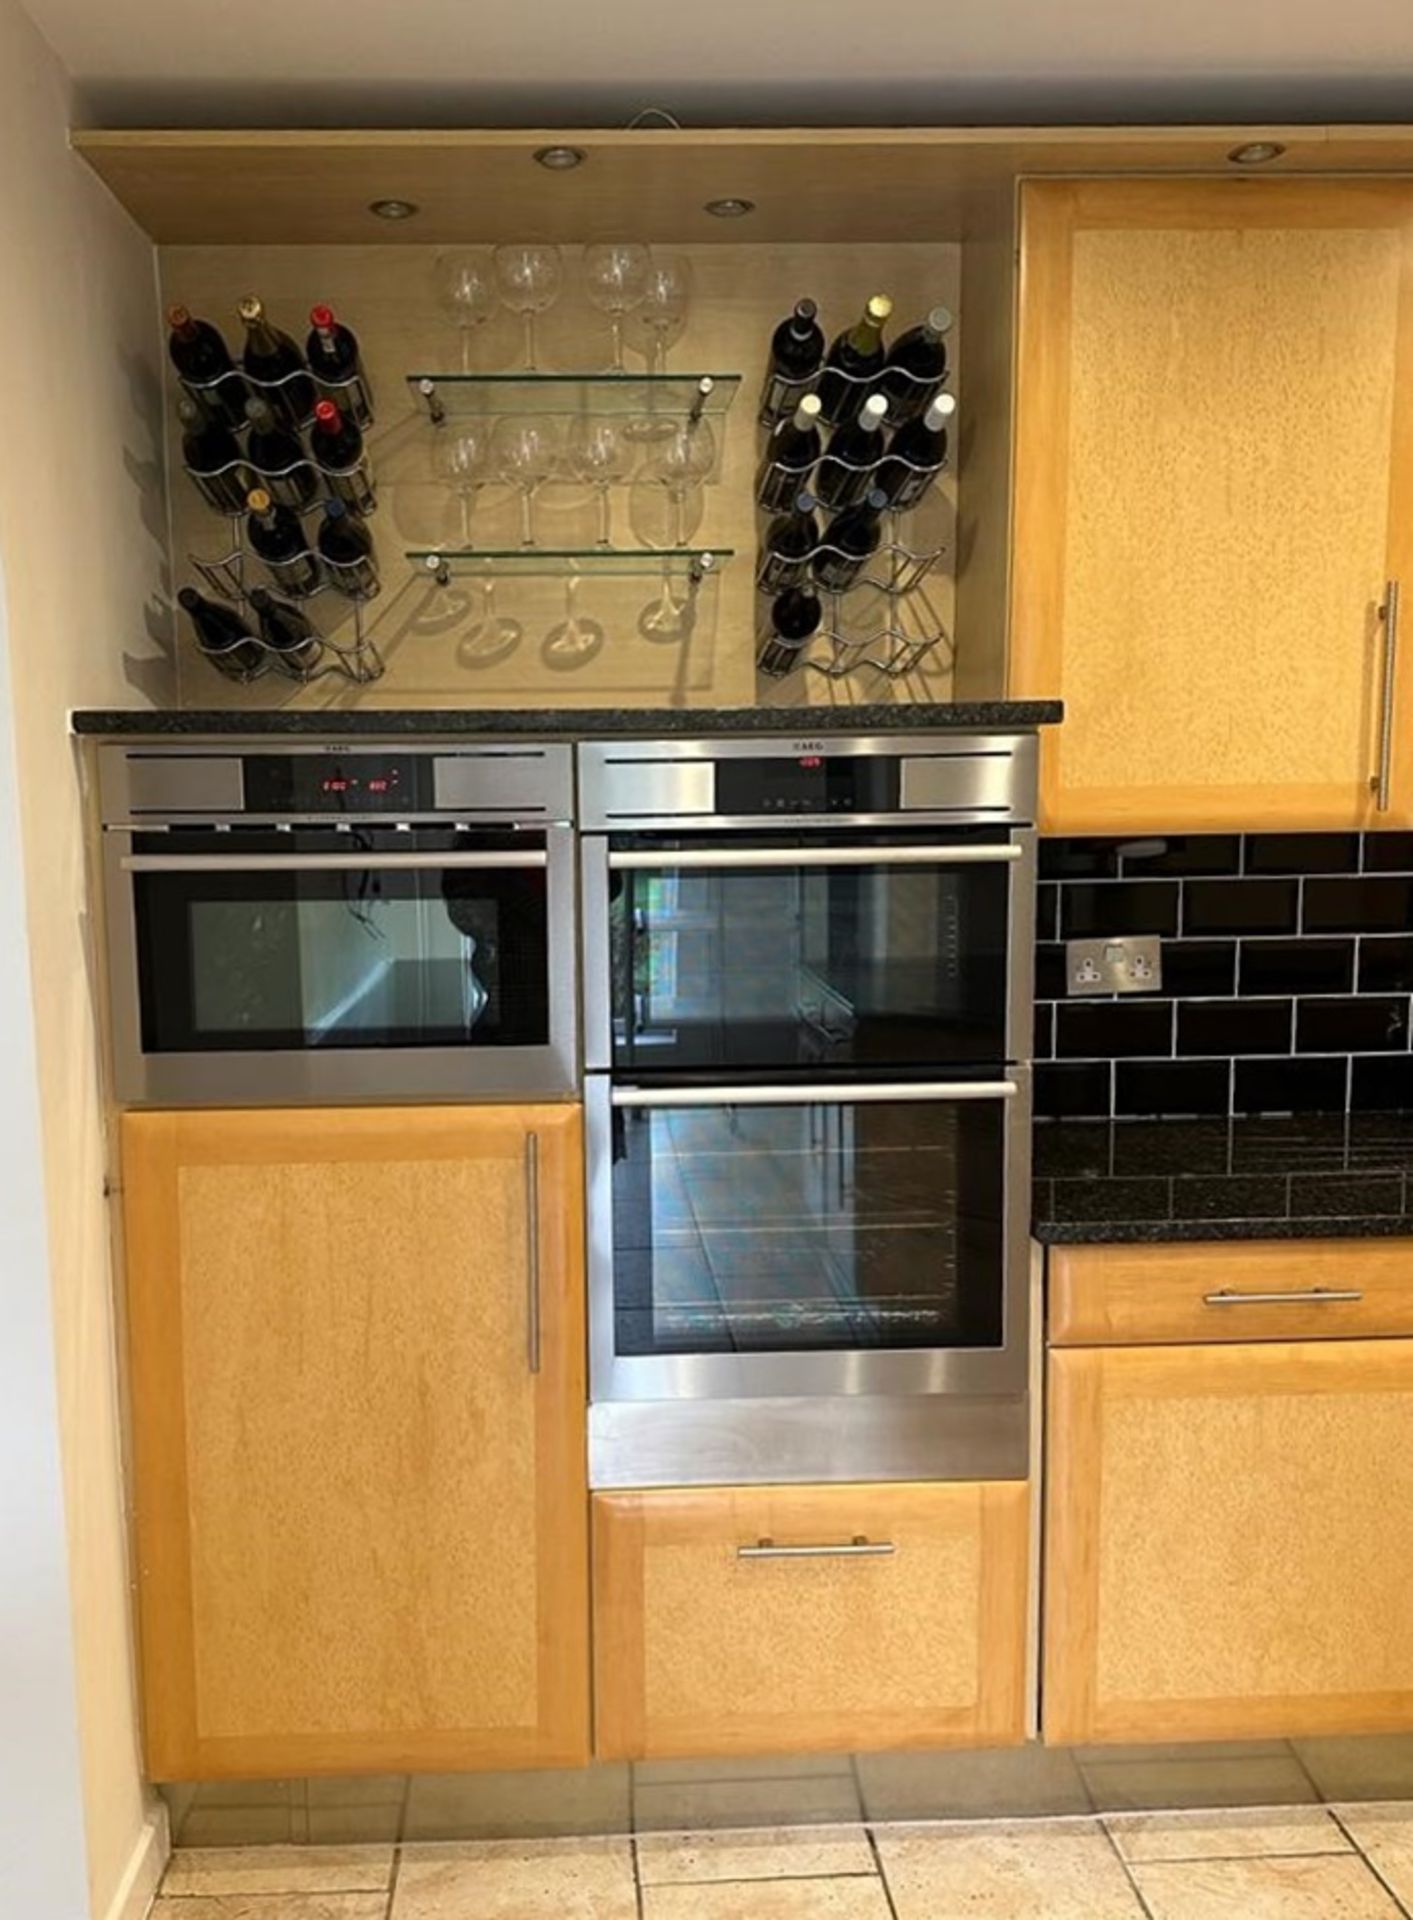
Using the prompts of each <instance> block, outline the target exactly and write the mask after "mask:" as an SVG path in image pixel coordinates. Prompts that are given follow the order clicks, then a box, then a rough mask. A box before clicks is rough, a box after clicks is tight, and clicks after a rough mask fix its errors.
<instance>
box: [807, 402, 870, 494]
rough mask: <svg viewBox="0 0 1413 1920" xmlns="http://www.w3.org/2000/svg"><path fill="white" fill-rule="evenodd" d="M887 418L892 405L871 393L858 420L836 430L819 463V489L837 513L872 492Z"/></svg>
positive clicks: (817, 486)
mask: <svg viewBox="0 0 1413 1920" xmlns="http://www.w3.org/2000/svg"><path fill="white" fill-rule="evenodd" d="M887 417H888V402H887V401H886V400H885V399H884V398H883V395H882V394H881V393H871V394H870V395H869V396H868V398H867V400H865V401H864V403H863V410H862V412H861V413H860V414H859V417H858V419H857V420H853V421H850V423H849V424H848V425H847V426H844V427H836V428H835V429H834V432H833V433H832V434H831V435H830V437H829V451H828V452H827V453H826V454H825V456H824V458H823V459H822V460H821V461H820V463H819V478H818V481H817V483H816V486H815V492H816V493H817V494H818V495H819V497H820V499H821V501H822V502H823V503H824V505H825V506H826V507H832V508H834V509H835V510H836V511H837V509H838V508H840V507H851V506H853V504H854V502H855V501H856V500H862V499H863V497H864V495H865V494H866V493H867V492H868V490H869V488H870V486H871V485H872V484H873V470H874V468H875V467H876V466H877V465H878V462H879V459H880V458H881V456H882V453H883V423H884V421H885V420H886V419H887Z"/></svg>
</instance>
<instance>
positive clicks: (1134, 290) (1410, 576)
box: [1010, 178, 1413, 833]
mask: <svg viewBox="0 0 1413 1920" xmlns="http://www.w3.org/2000/svg"><path fill="white" fill-rule="evenodd" d="M1016 405H1017V414H1016V446H1015V489H1016V490H1015V511H1014V525H1013V553H1014V560H1013V581H1012V601H1011V683H1010V686H1011V692H1012V693H1013V694H1015V695H1017V696H1032V695H1037V696H1038V695H1060V696H1062V697H1063V699H1064V702H1065V724H1064V726H1063V727H1062V728H1059V729H1056V730H1052V732H1051V733H1050V734H1049V735H1048V737H1047V738H1046V740H1045V741H1044V743H1043V758H1042V767H1043V776H1042V781H1043V784H1042V820H1043V824H1044V825H1046V826H1047V827H1049V828H1050V829H1051V830H1052V831H1057V832H1080V833H1083V832H1124V831H1130V830H1140V831H1141V830H1181V829H1183V828H1191V829H1202V828H1210V827H1221V826H1228V827H1235V828H1245V829H1249V828H1252V827H1259V826H1263V825H1272V826H1276V825H1279V826H1292V827H1310V828H1319V827H1343V826H1354V825H1371V826H1372V825H1401V826H1406V825H1408V824H1409V823H1410V822H1413V635H1409V636H1408V637H1407V643H1406V644H1405V645H1404V647H1403V648H1402V650H1401V654H1400V657H1399V661H1398V667H1397V672H1396V674H1395V675H1394V684H1393V685H1392V686H1391V687H1389V688H1388V689H1387V697H1388V700H1389V701H1390V702H1391V706H1392V726H1391V733H1390V739H1391V760H1390V766H1389V778H1388V795H1387V799H1388V804H1387V807H1386V808H1385V809H1384V810H1382V811H1380V809H1379V807H1378V804H1377V801H1378V796H1377V794H1376V793H1375V792H1373V791H1372V790H1371V785H1370V782H1371V779H1373V778H1374V777H1375V776H1376V775H1377V773H1378V770H1379V764H1380V752H1381V745H1382V740H1383V715H1384V708H1385V691H1386V690H1385V686H1384V677H1385V676H1384V667H1385V658H1386V655H1385V645H1386V634H1385V629H1384V623H1383V621H1382V618H1381V612H1380V609H1381V608H1382V606H1383V605H1384V603H1385V583H1386V582H1387V581H1388V580H1389V579H1397V580H1401V582H1402V584H1403V587H1404V590H1405V593H1406V594H1407V596H1408V599H1409V607H1408V616H1409V618H1410V619H1413V185H1410V184H1408V183H1406V182H1398V181H1368V182H1359V181H1352V180H1341V181H1335V180H1318V181H1317V180H1307V181H1296V180H1289V179H1287V180H1264V179H1255V178H1253V179H1243V180H1233V179H1228V180H1221V181H1212V180H1198V179H1183V180H1173V179H1166V180H1159V179H1147V180H1085V181H1067V182H1065V181H1048V182H1035V183H1031V184H1028V185H1026V186H1025V187H1023V189H1022V201H1021V295H1020V332H1019V347H1018V370H1017V399H1016Z"/></svg>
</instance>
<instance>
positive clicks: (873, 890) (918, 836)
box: [580, 735, 1035, 1486]
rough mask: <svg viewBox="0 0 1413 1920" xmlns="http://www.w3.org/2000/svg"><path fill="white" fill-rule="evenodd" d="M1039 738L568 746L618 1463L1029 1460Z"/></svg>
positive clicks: (606, 1369)
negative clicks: (574, 781) (573, 758)
mask: <svg viewBox="0 0 1413 1920" xmlns="http://www.w3.org/2000/svg"><path fill="white" fill-rule="evenodd" d="M1034 799H1035V742H1034V738H1033V737H1032V736H1029V735H1017V736H1009V735H1008V736H956V735H941V736H932V737H916V738H893V739H881V740H880V739H851V738H826V739H824V740H820V741H796V742H790V741H780V740H770V739H766V740H754V739H750V740H725V741H723V740H708V741H702V742H678V741H672V742H665V743H658V744H654V743H614V744H611V745H610V744H592V745H586V746H584V747H582V748H581V749H580V813H581V821H582V828H583V839H582V862H583V888H582V894H583V926H584V951H585V959H584V1013H585V1063H586V1068H587V1073H586V1093H585V1100H586V1113H587V1138H588V1155H589V1204H590V1359H591V1392H592V1402H593V1404H592V1406H591V1410H590V1469H591V1477H592V1478H593V1480H594V1483H595V1484H597V1485H600V1486H613V1485H644V1484H654V1483H664V1484H672V1483H681V1482H694V1481H696V1482H712V1481H721V1482H730V1481H733V1480H758V1481H767V1480H772V1479H795V1478H798V1479H853V1478H891V1477H895V1476H903V1477H906V1476H908V1475H917V1476H919V1477H1005V1476H1009V1475H1013V1474H1014V1475H1017V1476H1023V1475H1024V1473H1025V1471H1026V1447H1027V1440H1028V1419H1027V1406H1026V1379H1027V1366H1028V1358H1027V1344H1028V1300H1027V1284H1026V1274H1027V1264H1028V1263H1027V1253H1028V1233H1029V1132H1030V1112H1031V1102H1030V1065H1029V1053H1030V1021H1031V994H1032V964H1033V963H1032V949H1033V934H1034V880H1035V871H1034V855H1035V835H1034V827H1033V821H1034Z"/></svg>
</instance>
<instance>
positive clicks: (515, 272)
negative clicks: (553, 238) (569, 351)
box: [495, 242, 564, 373]
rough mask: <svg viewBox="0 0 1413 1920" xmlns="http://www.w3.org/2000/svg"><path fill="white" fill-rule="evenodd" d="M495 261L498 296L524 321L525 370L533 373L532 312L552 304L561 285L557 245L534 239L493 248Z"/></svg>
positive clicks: (561, 276)
mask: <svg viewBox="0 0 1413 1920" xmlns="http://www.w3.org/2000/svg"><path fill="white" fill-rule="evenodd" d="M495 263H496V283H497V285H498V286H499V288H500V297H501V299H502V300H503V301H504V302H505V304H506V306H508V307H509V308H510V311H511V312H512V313H518V314H519V315H520V317H521V318H522V320H523V321H524V323H525V370H526V372H527V373H534V372H535V371H536V367H535V315H536V314H537V313H544V312H545V310H546V309H547V308H549V307H552V306H553V305H554V303H555V301H556V300H557V299H558V298H559V290H560V288H561V287H562V286H563V284H564V263H563V261H562V260H561V259H560V254H559V248H558V247H551V246H541V245H539V244H537V243H534V242H526V243H523V244H518V245H508V246H503V247H497V248H496V252H495Z"/></svg>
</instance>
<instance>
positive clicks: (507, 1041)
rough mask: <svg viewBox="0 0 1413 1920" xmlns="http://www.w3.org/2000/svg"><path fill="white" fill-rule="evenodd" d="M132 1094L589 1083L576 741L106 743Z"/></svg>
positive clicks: (340, 1093)
mask: <svg viewBox="0 0 1413 1920" xmlns="http://www.w3.org/2000/svg"><path fill="white" fill-rule="evenodd" d="M98 777H99V798H100V806H101V811H102V825H103V865H104V887H105V904H106V914H107V935H108V954H109V979H110V985H111V996H110V997H111V1028H112V1036H113V1066H114V1091H115V1094H116V1097H117V1098H118V1099H119V1100H121V1101H124V1102H130V1103H149V1104H175V1105H224V1104H241V1103H251V1102H269V1103H280V1102H285V1101H332V1102H338V1101H352V1100H403V1099H408V1100H416V1099H433V1100H436V1099H445V1100H476V1099H493V1098H496V1099H498V1098H505V1097H515V1096H520V1095H548V1096H554V1095H567V1094H569V1093H572V1092H573V1091H574V1089H575V1087H576V1084H577V1071H578V1041H577V1029H576V1002H577V995H576V984H575V944H576V943H575V891H576V888H575V874H574V844H573V828H572V824H571V823H572V817H573V766H572V754H571V749H570V748H568V747H567V746H538V745H519V744H507V745H505V746H484V747H483V746H459V745H452V744H447V745H435V746H433V745H423V744H421V743H411V744H391V745H381V744H377V743H371V744H367V745H364V744H362V743H359V744H358V745H356V746H355V745H342V744H340V745H330V744H321V745H306V744H303V743H301V744H299V745H297V746H296V745H291V746H289V747H279V746H268V747H266V746H258V747H254V746H243V745H237V746H229V747H222V746H214V745H213V746H207V745H200V746H167V745H160V746H159V745H150V746H148V745H143V746H128V747H118V746H109V747H104V748H102V749H100V751H99V755H98Z"/></svg>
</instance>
